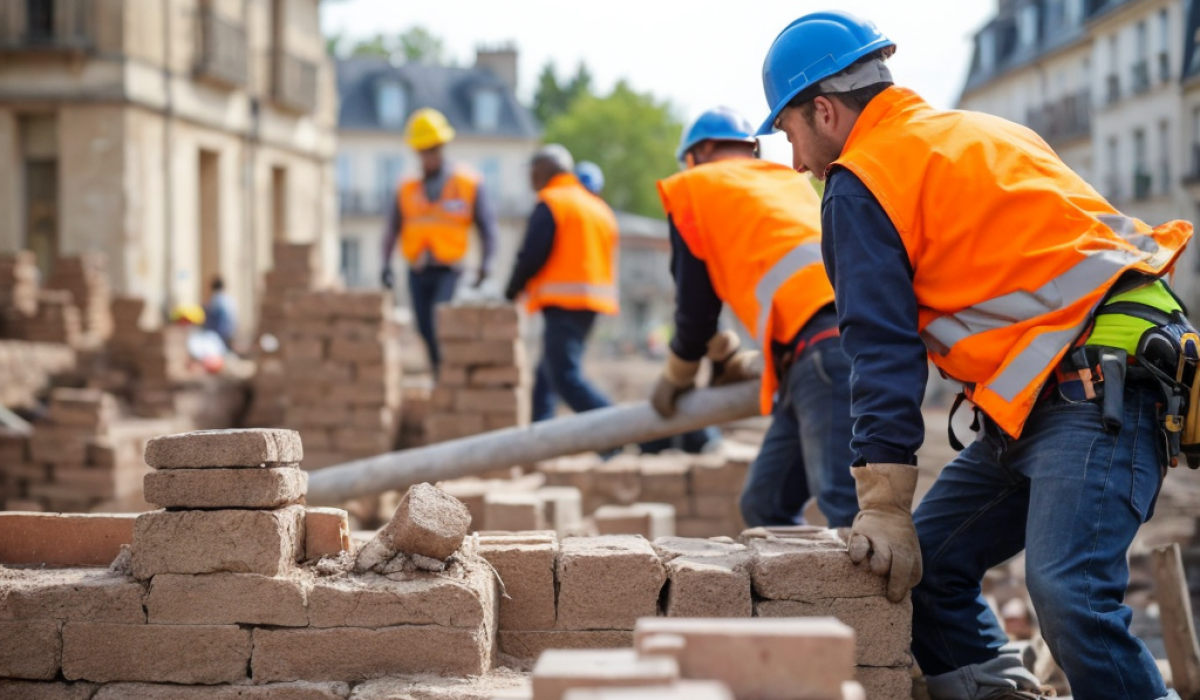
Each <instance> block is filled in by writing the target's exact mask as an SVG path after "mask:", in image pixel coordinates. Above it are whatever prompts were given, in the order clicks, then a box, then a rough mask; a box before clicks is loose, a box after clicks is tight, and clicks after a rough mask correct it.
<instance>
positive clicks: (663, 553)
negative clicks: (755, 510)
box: [652, 537, 749, 563]
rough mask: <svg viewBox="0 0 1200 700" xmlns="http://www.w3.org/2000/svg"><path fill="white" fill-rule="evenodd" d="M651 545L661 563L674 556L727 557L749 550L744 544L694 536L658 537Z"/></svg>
mask: <svg viewBox="0 0 1200 700" xmlns="http://www.w3.org/2000/svg"><path fill="white" fill-rule="evenodd" d="M652 546H653V547H654V551H655V552H657V553H658V556H659V558H661V559H662V560H663V563H666V562H669V561H671V560H672V559H675V558H676V557H693V558H694V557H727V556H729V555H731V554H744V553H748V552H749V550H748V549H746V546H745V545H741V544H737V543H735V542H716V541H713V540H708V539H699V538H696V537H659V538H657V539H655V540H654V542H653V543H652Z"/></svg>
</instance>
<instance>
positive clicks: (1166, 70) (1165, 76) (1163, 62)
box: [1158, 51, 1171, 83]
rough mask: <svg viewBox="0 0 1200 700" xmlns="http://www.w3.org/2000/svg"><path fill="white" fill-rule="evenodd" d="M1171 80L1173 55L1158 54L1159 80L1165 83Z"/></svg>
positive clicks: (1161, 52)
mask: <svg viewBox="0 0 1200 700" xmlns="http://www.w3.org/2000/svg"><path fill="white" fill-rule="evenodd" d="M1170 79H1171V55H1170V54H1168V53H1167V52H1166V51H1160V52H1159V53H1158V80H1159V82H1162V83H1165V82H1168V81H1169V80H1170Z"/></svg>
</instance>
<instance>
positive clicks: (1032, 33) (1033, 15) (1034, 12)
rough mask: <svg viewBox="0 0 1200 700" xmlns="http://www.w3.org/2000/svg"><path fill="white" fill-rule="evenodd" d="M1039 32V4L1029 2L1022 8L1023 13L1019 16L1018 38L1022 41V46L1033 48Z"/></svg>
mask: <svg viewBox="0 0 1200 700" xmlns="http://www.w3.org/2000/svg"><path fill="white" fill-rule="evenodd" d="M1037 33H1038V8H1037V5H1033V4H1029V5H1026V6H1024V7H1022V8H1021V13H1020V14H1019V15H1018V16H1017V38H1018V41H1020V42H1021V48H1023V49H1028V48H1032V47H1033V45H1034V44H1036V43H1037Z"/></svg>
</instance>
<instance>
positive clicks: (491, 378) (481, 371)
mask: <svg viewBox="0 0 1200 700" xmlns="http://www.w3.org/2000/svg"><path fill="white" fill-rule="evenodd" d="M528 381H529V379H528V376H527V373H526V372H525V371H524V369H523V368H521V367H477V368H475V369H473V370H471V374H470V379H468V384H469V385H470V386H473V387H483V388H504V387H525V390H528V387H526V384H527V383H528Z"/></svg>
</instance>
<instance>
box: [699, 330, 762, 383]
mask: <svg viewBox="0 0 1200 700" xmlns="http://www.w3.org/2000/svg"><path fill="white" fill-rule="evenodd" d="M741 345H742V341H741V340H740V339H739V338H738V335H737V333H735V332H733V331H731V330H724V331H721V332H720V333H717V334H716V335H714V336H713V337H712V338H711V339H709V341H708V352H707V353H706V354H705V357H707V358H708V359H709V361H710V362H711V363H712V377H711V378H710V379H709V381H708V385H709V386H725V385H726V384H736V383H737V382H745V381H749V380H751V379H759V378H760V377H762V373H763V366H762V354H761V353H759V352H758V351H757V350H741V349H740V348H741Z"/></svg>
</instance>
